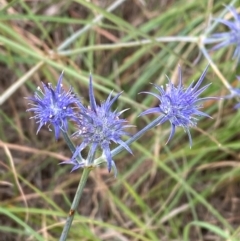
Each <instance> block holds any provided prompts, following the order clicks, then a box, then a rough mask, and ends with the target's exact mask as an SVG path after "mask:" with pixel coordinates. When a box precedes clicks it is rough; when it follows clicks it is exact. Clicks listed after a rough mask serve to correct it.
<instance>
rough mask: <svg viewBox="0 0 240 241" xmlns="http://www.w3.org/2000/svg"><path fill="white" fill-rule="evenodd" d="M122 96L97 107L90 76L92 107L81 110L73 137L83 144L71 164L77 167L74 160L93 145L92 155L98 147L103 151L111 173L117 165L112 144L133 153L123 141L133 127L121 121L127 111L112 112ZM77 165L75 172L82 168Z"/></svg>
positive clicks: (109, 99)
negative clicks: (79, 139) (128, 130)
mask: <svg viewBox="0 0 240 241" xmlns="http://www.w3.org/2000/svg"><path fill="white" fill-rule="evenodd" d="M120 95H121V93H119V94H117V95H116V96H115V97H113V98H112V93H111V94H110V95H109V96H108V98H107V100H106V101H104V102H102V103H101V104H100V105H97V104H96V100H95V97H94V93H93V85H92V77H91V76H90V81H89V99H90V106H89V107H88V108H84V109H81V112H80V118H79V120H78V130H77V131H76V132H75V133H74V135H73V136H76V137H81V139H82V143H81V144H80V145H79V146H78V147H77V148H76V152H75V154H74V155H73V157H72V161H71V162H72V163H71V164H73V165H75V163H76V162H75V161H74V159H75V158H76V157H77V156H78V154H79V153H80V152H81V151H82V150H83V149H84V148H85V147H86V146H89V145H91V149H90V152H91V153H95V152H96V149H97V148H98V147H100V148H101V149H102V151H103V153H104V155H105V157H106V160H107V165H108V170H109V172H110V171H111V167H112V165H114V169H115V164H114V161H113V160H112V157H111V151H110V146H109V145H110V143H111V142H114V143H117V144H119V145H122V146H123V147H124V148H125V149H126V150H127V151H128V152H130V153H132V151H131V149H130V148H129V147H128V146H127V145H126V144H125V142H123V141H122V139H121V138H122V136H123V135H127V136H129V134H128V133H127V132H126V131H125V128H127V127H131V125H126V124H125V123H126V122H127V121H126V120H124V119H120V115H121V114H122V113H123V112H124V111H125V110H123V111H120V112H118V111H117V110H115V111H111V107H112V105H113V103H114V102H115V101H116V100H117V99H118V97H119V96H120ZM93 155H94V154H93ZM76 165H77V166H76V168H75V167H74V168H73V169H74V170H76V169H77V168H78V167H81V166H79V164H77V163H76ZM115 170H116V169H115Z"/></svg>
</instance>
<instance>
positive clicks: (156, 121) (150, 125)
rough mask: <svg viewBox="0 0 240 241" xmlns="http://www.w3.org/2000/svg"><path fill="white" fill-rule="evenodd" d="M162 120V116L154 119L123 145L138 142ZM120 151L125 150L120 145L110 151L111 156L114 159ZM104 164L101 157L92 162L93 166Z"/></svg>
mask: <svg viewBox="0 0 240 241" xmlns="http://www.w3.org/2000/svg"><path fill="white" fill-rule="evenodd" d="M162 118H163V116H159V117H158V118H157V119H155V120H154V121H152V122H151V123H149V124H148V125H147V126H145V127H144V128H143V129H142V130H140V131H139V132H137V133H136V134H135V135H134V136H132V137H131V138H129V139H128V140H127V141H126V142H125V143H126V144H127V145H130V144H132V143H133V142H134V141H136V140H138V139H139V138H140V137H141V136H142V135H143V134H145V133H146V132H147V131H148V130H150V129H151V128H153V127H155V126H157V125H158V124H159V122H160V120H161V119H162ZM122 150H125V148H124V147H123V146H121V145H119V146H118V147H116V148H115V149H113V150H112V151H111V156H112V157H114V156H116V155H117V154H118V153H120V152H121V151H122ZM104 162H106V160H105V157H104V156H101V157H99V158H97V159H96V160H94V165H100V164H102V163H104Z"/></svg>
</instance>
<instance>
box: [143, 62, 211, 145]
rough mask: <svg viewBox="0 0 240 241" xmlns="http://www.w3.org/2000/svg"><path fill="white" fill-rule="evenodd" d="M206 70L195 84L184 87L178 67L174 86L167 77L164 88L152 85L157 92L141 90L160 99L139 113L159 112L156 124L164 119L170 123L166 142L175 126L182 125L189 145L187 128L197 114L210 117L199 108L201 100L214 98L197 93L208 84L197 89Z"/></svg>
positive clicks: (195, 123)
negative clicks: (156, 104)
mask: <svg viewBox="0 0 240 241" xmlns="http://www.w3.org/2000/svg"><path fill="white" fill-rule="evenodd" d="M206 72H207V68H206V69H205V70H204V72H203V73H202V75H201V77H200V78H199V80H198V82H197V83H196V85H195V86H193V82H192V83H191V84H190V86H189V87H188V88H184V86H183V83H182V74H181V68H180V67H179V83H178V86H174V85H173V83H172V82H171V80H170V79H169V78H168V80H169V82H168V84H167V85H166V88H165V89H164V87H163V86H157V85H154V87H155V88H156V89H157V91H159V94H155V93H152V92H143V93H147V94H151V95H153V96H155V97H156V98H157V99H158V100H159V101H160V103H159V105H158V106H157V107H153V108H150V109H148V110H146V111H144V112H143V113H141V115H146V114H151V113H159V114H161V118H160V119H159V123H158V125H160V124H162V123H164V122H166V121H169V122H170V123H171V132H170V136H169V138H168V140H167V143H168V141H169V140H170V139H171V138H172V137H173V135H174V133H175V129H176V127H178V126H179V127H182V128H183V129H184V131H185V132H187V134H188V137H189V142H190V147H191V146H192V138H191V133H190V130H189V128H190V127H194V126H196V125H197V121H198V119H197V117H198V116H207V117H210V116H209V115H207V114H205V113H203V112H202V111H200V110H199V109H201V108H202V107H203V106H202V102H203V101H205V100H208V99H212V98H214V97H212V98H211V97H209V98H199V95H200V94H201V93H202V92H203V91H204V90H206V89H207V88H208V86H209V85H210V84H208V85H205V86H204V87H202V88H201V89H199V86H200V85H201V83H202V81H203V79H204V77H205V75H206Z"/></svg>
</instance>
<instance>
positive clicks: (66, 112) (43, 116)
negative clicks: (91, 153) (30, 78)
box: [27, 73, 78, 140]
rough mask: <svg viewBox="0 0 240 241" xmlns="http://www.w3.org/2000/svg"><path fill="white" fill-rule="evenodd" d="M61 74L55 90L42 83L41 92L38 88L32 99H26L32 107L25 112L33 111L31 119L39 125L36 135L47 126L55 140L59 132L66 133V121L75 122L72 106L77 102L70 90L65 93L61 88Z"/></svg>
mask: <svg viewBox="0 0 240 241" xmlns="http://www.w3.org/2000/svg"><path fill="white" fill-rule="evenodd" d="M62 79H63V73H62V74H61V75H60V77H59V79H58V83H57V86H56V87H55V89H54V88H53V87H52V85H51V84H50V83H48V84H45V83H42V86H43V90H44V91H42V89H41V88H40V87H38V88H37V91H36V92H35V94H34V96H33V97H27V99H28V100H31V101H32V102H33V103H29V104H30V105H31V106H32V107H31V108H29V109H28V110H27V111H33V112H34V114H35V116H33V117H31V118H33V119H35V120H36V123H39V126H38V129H37V133H38V132H39V130H40V129H41V128H42V126H43V125H47V124H49V126H48V128H49V130H50V131H51V129H50V125H52V126H53V127H54V131H55V138H56V140H57V139H58V138H59V134H60V130H63V131H67V129H68V120H69V119H72V120H74V121H76V120H77V115H76V113H75V111H74V105H75V104H76V102H78V100H77V98H76V96H75V94H74V93H73V92H72V88H71V87H70V89H69V90H68V91H67V92H66V91H65V90H64V89H63V87H62Z"/></svg>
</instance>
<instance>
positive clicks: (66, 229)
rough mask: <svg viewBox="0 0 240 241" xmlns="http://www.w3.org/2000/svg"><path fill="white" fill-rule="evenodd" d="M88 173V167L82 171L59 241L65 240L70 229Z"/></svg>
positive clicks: (89, 169)
mask: <svg viewBox="0 0 240 241" xmlns="http://www.w3.org/2000/svg"><path fill="white" fill-rule="evenodd" d="M90 171H91V168H89V167H87V168H84V170H83V173H82V177H81V179H80V182H79V184H78V188H77V191H76V194H75V197H74V199H73V202H72V205H71V209H70V211H69V213H68V217H67V221H66V223H65V225H64V228H63V231H62V234H61V237H60V239H59V241H66V240H67V236H68V232H69V230H70V228H71V224H72V221H73V218H74V214H75V212H76V210H77V207H78V205H79V201H80V199H81V196H82V193H83V189H84V187H85V184H86V182H87V179H88V176H89V173H90Z"/></svg>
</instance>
